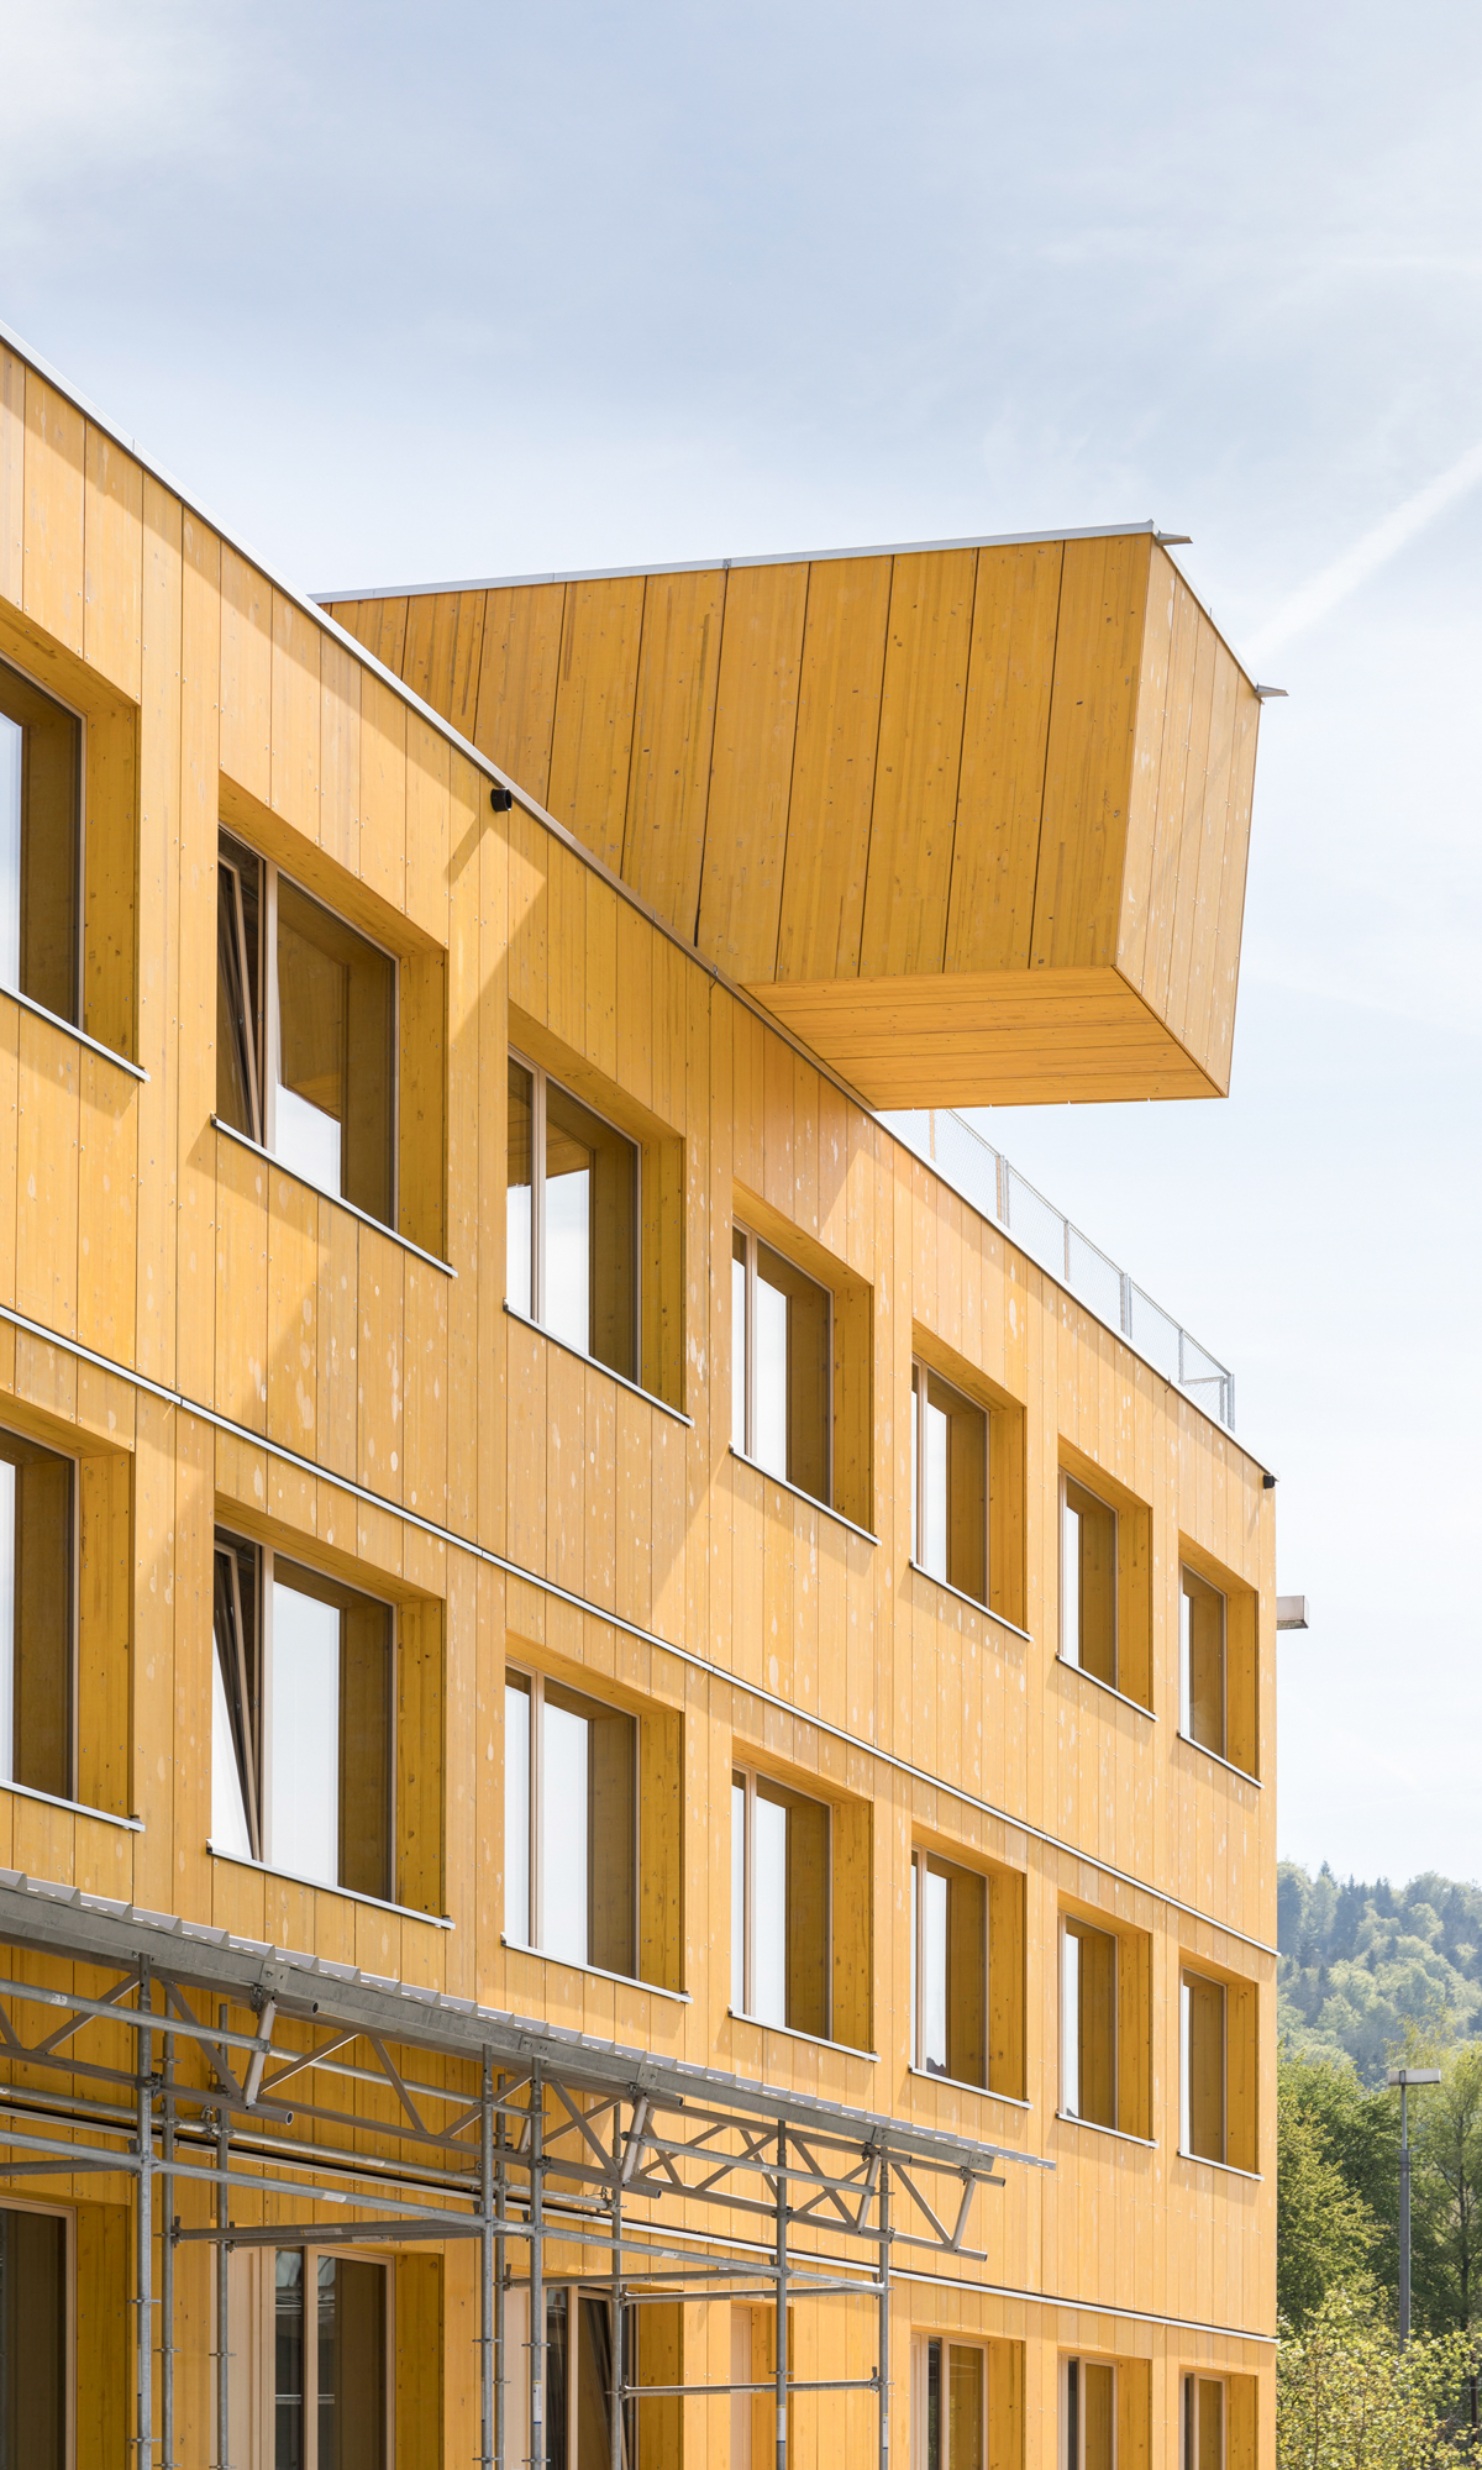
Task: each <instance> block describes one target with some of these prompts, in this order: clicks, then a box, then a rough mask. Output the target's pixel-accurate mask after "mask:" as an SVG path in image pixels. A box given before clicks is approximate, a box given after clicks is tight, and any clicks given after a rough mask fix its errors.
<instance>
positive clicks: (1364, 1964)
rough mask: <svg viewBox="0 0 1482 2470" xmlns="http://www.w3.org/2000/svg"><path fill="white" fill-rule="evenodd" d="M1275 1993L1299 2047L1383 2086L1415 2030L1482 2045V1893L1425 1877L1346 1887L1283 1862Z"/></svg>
mask: <svg viewBox="0 0 1482 2470" xmlns="http://www.w3.org/2000/svg"><path fill="white" fill-rule="evenodd" d="M1277 1944H1278V1947H1279V1949H1280V1956H1281V1960H1280V1963H1279V1966H1278V1968H1277V1991H1278V1998H1279V2004H1280V2013H1281V2025H1282V2030H1283V2032H1284V2033H1285V2034H1286V2035H1287V2036H1288V2038H1289V2039H1291V2040H1292V2042H1293V2043H1294V2044H1295V2045H1296V2046H1297V2047H1299V2048H1302V2049H1306V2050H1310V2051H1314V2052H1326V2053H1327V2054H1329V2055H1331V2056H1334V2057H1336V2056H1340V2055H1341V2056H1345V2057H1347V2058H1350V2059H1352V2061H1353V2063H1354V2065H1355V2066H1356V2067H1357V2069H1358V2071H1359V2074H1360V2075H1361V2076H1362V2077H1363V2079H1364V2081H1365V2082H1366V2083H1369V2084H1376V2083H1381V2082H1382V2081H1383V2076H1384V2069H1385V2066H1386V2064H1387V2063H1388V2061H1389V2059H1390V2057H1391V2055H1392V2053H1393V2052H1394V2051H1395V2049H1396V2048H1397V2047H1398V2046H1399V2045H1400V2043H1401V2042H1402V2041H1403V2040H1404V2037H1405V2034H1406V2032H1407V2030H1414V2031H1418V2032H1420V2033H1422V2034H1425V2035H1432V2036H1439V2037H1440V2038H1442V2039H1450V2038H1452V2037H1453V2036H1455V2037H1459V2038H1462V2039H1471V2038H1472V2037H1474V2036H1477V2035H1482V1888H1479V1887H1474V1886H1468V1885H1464V1884H1460V1883H1458V1882H1457V1881H1456V1880H1454V1879H1449V1878H1440V1877H1438V1876H1437V1875H1436V1873H1435V1872H1434V1871H1429V1870H1428V1871H1426V1872H1424V1873H1423V1874H1422V1875H1421V1876H1420V1877H1419V1878H1412V1880H1411V1881H1410V1884H1409V1885H1408V1886H1407V1887H1402V1888H1400V1889H1398V1890H1397V1889H1395V1888H1393V1887H1391V1886H1390V1884H1389V1882H1388V1880H1387V1879H1382V1878H1381V1879H1377V1880H1375V1881H1373V1882H1372V1883H1365V1882H1363V1881H1361V1880H1357V1879H1352V1878H1351V1879H1349V1880H1348V1881H1347V1882H1346V1884H1343V1885H1340V1884H1339V1882H1338V1880H1337V1879H1335V1878H1334V1876H1333V1874H1332V1872H1331V1870H1330V1869H1329V1868H1328V1867H1327V1865H1326V1863H1324V1865H1323V1867H1322V1868H1321V1869H1320V1870H1319V1871H1318V1873H1317V1876H1316V1877H1315V1878H1313V1877H1310V1876H1309V1874H1308V1873H1307V1871H1306V1870H1303V1869H1299V1868H1298V1867H1297V1866H1296V1864H1295V1863H1293V1862H1289V1861H1284V1862H1283V1863H1282V1864H1281V1866H1280V1871H1279V1874H1278V1889H1277Z"/></svg>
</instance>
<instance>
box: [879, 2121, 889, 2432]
mask: <svg viewBox="0 0 1482 2470" xmlns="http://www.w3.org/2000/svg"><path fill="white" fill-rule="evenodd" d="M877 2212H878V2217H879V2223H880V2337H879V2375H880V2470H890V2159H889V2156H888V2154H885V2153H882V2154H881V2156H880V2200H879V2205H878V2207H877Z"/></svg>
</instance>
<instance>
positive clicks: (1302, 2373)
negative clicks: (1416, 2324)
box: [1276, 2282, 1471, 2470]
mask: <svg viewBox="0 0 1482 2470" xmlns="http://www.w3.org/2000/svg"><path fill="white" fill-rule="evenodd" d="M1470 2363H1471V2353H1470V2345H1469V2343H1468V2339H1467V2336H1466V2335H1465V2334H1464V2333H1442V2334H1420V2335H1418V2336H1417V2337H1416V2339H1415V2340H1413V2341H1412V2342H1411V2344H1410V2346H1409V2348H1408V2349H1406V2350H1401V2349H1399V2348H1398V2347H1397V2345H1396V2342H1395V2337H1394V2329H1393V2326H1392V2325H1391V2324H1390V2323H1389V2321H1388V2319H1387V2316H1386V2313H1385V2311H1384V2308H1383V2306H1382V2303H1381V2301H1380V2299H1379V2296H1378V2293H1377V2292H1376V2291H1375V2290H1374V2288H1373V2286H1372V2285H1365V2284H1364V2283H1362V2282H1360V2283H1358V2284H1354V2285H1350V2286H1349V2287H1348V2288H1346V2289H1335V2290H1330V2291H1329V2292H1328V2294H1327V2296H1326V2297H1325V2298H1324V2299H1323V2300H1322V2302H1321V2304H1320V2305H1319V2306H1318V2307H1317V2308H1316V2310H1315V2311H1314V2313H1313V2315H1312V2316H1311V2318H1310V2319H1309V2321H1308V2323H1307V2326H1306V2328H1305V2330H1304V2331H1303V2332H1301V2333H1289V2334H1286V2335H1284V2336H1283V2339H1282V2341H1281V2344H1280V2347H1279V2348H1278V2351H1277V2355H1276V2459H1277V2466H1278V2470H1432V2465H1436V2470H1439V2466H1440V2465H1441V2464H1442V2463H1445V2464H1446V2465H1447V2466H1448V2470H1456V2465H1457V2462H1458V2458H1459V2457H1458V2454H1457V2452H1456V2449H1455V2441H1454V2429H1453V2423H1452V2415H1451V2414H1452V2412H1453V2410H1454V2408H1455V2405H1456V2402H1457V2400H1458V2397H1459V2395H1460V2393H1461V2391H1462V2388H1463V2383H1464V2379H1465V2376H1466V2373H1467V2369H1468V2367H1469V2365H1470Z"/></svg>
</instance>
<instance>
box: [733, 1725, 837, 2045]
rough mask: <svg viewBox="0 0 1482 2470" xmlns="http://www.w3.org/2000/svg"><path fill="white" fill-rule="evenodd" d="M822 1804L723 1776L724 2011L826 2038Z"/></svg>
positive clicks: (826, 1875)
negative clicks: (727, 1974)
mask: <svg viewBox="0 0 1482 2470" xmlns="http://www.w3.org/2000/svg"><path fill="white" fill-rule="evenodd" d="M830 1817H831V1813H830V1810H829V1807H828V1804H827V1803H826V1802H822V1801H814V1800H812V1799H810V1798H809V1796H808V1795H807V1794H806V1793H800V1792H793V1791H791V1790H790V1789H789V1788H788V1787H787V1786H786V1785H785V1784H778V1783H776V1782H774V1781H773V1779H772V1777H770V1776H766V1775H756V1774H754V1773H752V1772H751V1771H750V1770H749V1769H746V1768H738V1769H737V1770H736V1772H735V1773H734V1775H733V1776H732V1778H731V2006H732V2009H733V2010H734V2012H735V2013H736V2014H737V2015H742V2016H749V2017H751V2018H752V2019H753V2020H754V2021H755V2022H756V2023H758V2024H780V2025H785V2026H786V2027H787V2028H788V2030H789V2031H792V2032H801V2033H813V2034H816V2035H817V2036H818V2038H819V2039H820V2040H827V2038H828V2036H829V2032H830V2029H831V2018H832V2000H831V1995H830V1992H831V1979H830V1972H831V1963H830V1936H831V1933H830V1905H831V1901H832V1899H831V1894H830V1885H831V1880H830V1860H831V1852H832V1846H831V1841H830V1836H831V1829H830Z"/></svg>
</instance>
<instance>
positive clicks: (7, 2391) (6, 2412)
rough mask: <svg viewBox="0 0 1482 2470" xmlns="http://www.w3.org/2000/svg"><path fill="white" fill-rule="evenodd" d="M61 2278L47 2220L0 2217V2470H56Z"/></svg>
mask: <svg viewBox="0 0 1482 2470" xmlns="http://www.w3.org/2000/svg"><path fill="white" fill-rule="evenodd" d="M66 2274H67V2245H66V2227H65V2224H64V2223H63V2222H62V2221H61V2220H59V2219H58V2218H57V2216H56V2215H55V2214H52V2213H11V2212H0V2470H63V2463H64V2461H65V2458H66V2426H67V2398H66V2362H67V2278H66Z"/></svg>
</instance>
